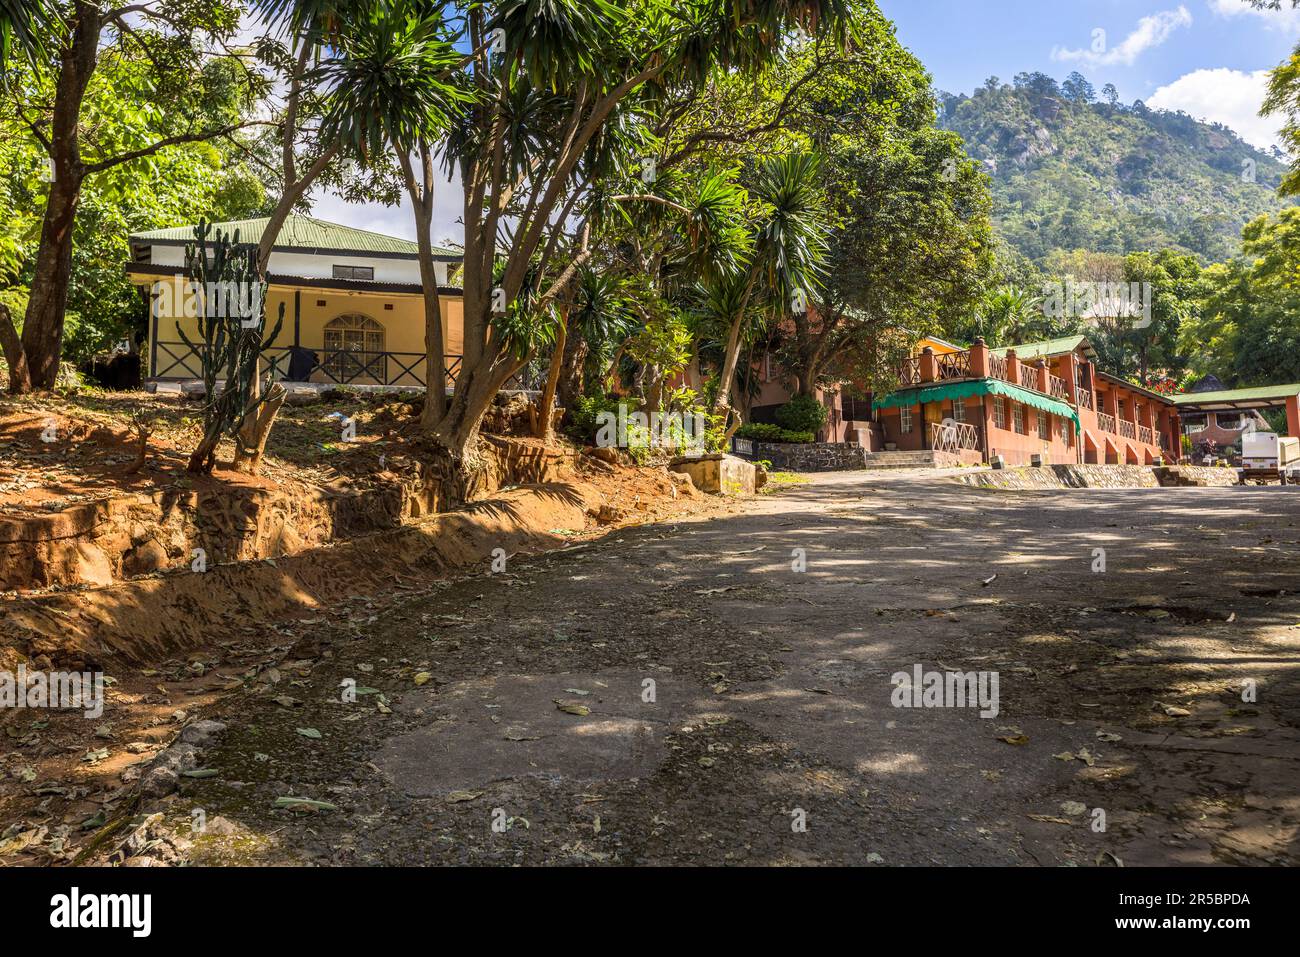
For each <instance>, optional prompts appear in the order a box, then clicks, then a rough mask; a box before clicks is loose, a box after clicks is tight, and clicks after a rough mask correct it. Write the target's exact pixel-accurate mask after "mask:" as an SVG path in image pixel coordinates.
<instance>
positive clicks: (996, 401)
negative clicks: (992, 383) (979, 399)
mask: <svg viewBox="0 0 1300 957" xmlns="http://www.w3.org/2000/svg"><path fill="white" fill-rule="evenodd" d="M993 424H994V425H995V426H997V427H998V428H999V429H1005V428H1006V427H1007V400H1006V398H1005V397H1004V396H1000V395H995V396H994V397H993Z"/></svg>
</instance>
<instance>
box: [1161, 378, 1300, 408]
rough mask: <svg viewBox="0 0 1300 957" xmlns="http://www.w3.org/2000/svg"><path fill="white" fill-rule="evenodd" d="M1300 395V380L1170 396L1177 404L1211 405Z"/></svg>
mask: <svg viewBox="0 0 1300 957" xmlns="http://www.w3.org/2000/svg"><path fill="white" fill-rule="evenodd" d="M1293 395H1300V382H1292V383H1291V384H1290V385H1261V386H1256V387H1255V388H1253V389H1222V390H1220V391H1217V392H1184V393H1181V394H1180V395H1175V396H1170V398H1171V399H1173V400H1174V404H1176V405H1209V404H1212V403H1215V402H1258V401H1260V400H1268V399H1289V398H1290V397H1291V396H1293Z"/></svg>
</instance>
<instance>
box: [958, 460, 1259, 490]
mask: <svg viewBox="0 0 1300 957" xmlns="http://www.w3.org/2000/svg"><path fill="white" fill-rule="evenodd" d="M957 481H959V482H962V483H964V484H966V485H973V486H976V487H977V488H1002V489H1036V488H1159V487H1160V486H1162V485H1199V486H1207V485H1216V486H1221V485H1234V484H1236V481H1237V472H1236V470H1235V469H1218V468H1206V467H1204V466H1198V465H1177V466H1151V465H1047V466H1043V467H1042V468H1031V467H1029V466H1022V467H1019V468H1012V469H994V470H989V471H986V472H973V473H971V474H969V475H961V476H958V477H957Z"/></svg>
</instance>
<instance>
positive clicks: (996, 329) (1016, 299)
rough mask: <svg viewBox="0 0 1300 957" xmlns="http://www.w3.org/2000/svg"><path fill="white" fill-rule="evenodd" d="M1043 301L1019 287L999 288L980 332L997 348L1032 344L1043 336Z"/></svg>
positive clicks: (984, 307)
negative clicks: (999, 346)
mask: <svg viewBox="0 0 1300 957" xmlns="http://www.w3.org/2000/svg"><path fill="white" fill-rule="evenodd" d="M1041 303H1042V300H1041V299H1040V298H1039V297H1038V296H1035V295H1033V294H1032V293H1028V292H1025V291H1024V290H1023V289H1017V288H1016V287H1015V286H999V287H998V288H997V289H994V290H993V291H992V292H990V293H989V294H988V296H987V297H986V298H985V300H984V303H983V305H982V307H981V308H980V316H979V332H980V335H982V336H983V337H984V338H985V339H987V340H988V341H989V342H991V343H993V344H995V345H1001V346H1017V345H1020V344H1021V343H1024V342H1032V341H1033V340H1034V339H1036V338H1037V337H1038V336H1039V335H1040V334H1041V332H1042V322H1041V320H1042V312H1041V310H1040V308H1039V307H1040V305H1041Z"/></svg>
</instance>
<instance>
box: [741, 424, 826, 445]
mask: <svg viewBox="0 0 1300 957" xmlns="http://www.w3.org/2000/svg"><path fill="white" fill-rule="evenodd" d="M736 438H738V439H751V440H753V441H755V442H791V443H808V442H811V441H813V439H814V438H816V436H815V435H814V434H813V433H812V432H796V431H792V430H790V429H783V428H781V426H779V425H772V424H771V423H769V422H751V423H749V424H748V425H742V426H741V427H740V428H739V429H737V430H736Z"/></svg>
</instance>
